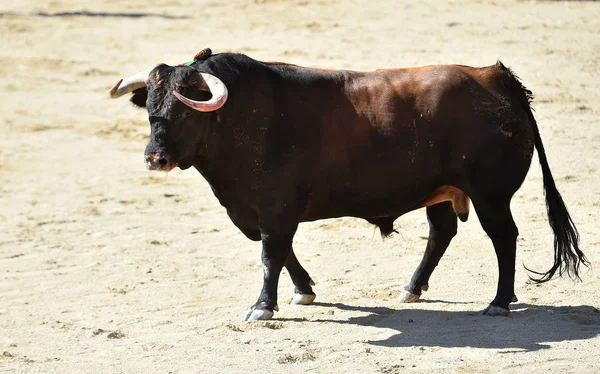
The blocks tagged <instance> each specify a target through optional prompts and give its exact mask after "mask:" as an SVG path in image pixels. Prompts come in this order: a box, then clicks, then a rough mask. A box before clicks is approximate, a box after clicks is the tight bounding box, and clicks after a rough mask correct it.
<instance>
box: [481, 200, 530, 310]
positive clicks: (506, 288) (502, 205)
mask: <svg viewBox="0 0 600 374" xmlns="http://www.w3.org/2000/svg"><path fill="white" fill-rule="evenodd" d="M473 206H474V207H475V210H476V211H477V216H478V217H479V221H480V222H481V226H482V227H483V229H484V230H485V232H486V233H487V234H488V236H489V237H490V239H491V240H492V242H493V243H494V250H495V251H496V257H497V259H498V289H497V292H496V297H495V298H494V300H492V302H491V303H490V305H489V306H488V307H487V308H486V309H485V310H484V311H483V314H485V315H488V316H497V315H502V316H506V315H508V314H509V312H510V311H509V309H508V305H509V304H510V303H511V301H516V297H515V260H516V252H517V236H518V235H519V231H518V229H517V226H516V225H515V221H514V220H513V217H512V214H511V212H510V198H497V197H495V198H488V199H483V200H482V199H475V198H474V199H473Z"/></svg>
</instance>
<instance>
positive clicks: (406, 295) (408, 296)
mask: <svg viewBox="0 0 600 374" xmlns="http://www.w3.org/2000/svg"><path fill="white" fill-rule="evenodd" d="M420 297H421V295H415V294H414V293H410V292H408V291H406V290H404V291H402V292H401V293H400V296H398V301H400V302H401V303H414V302H416V301H418V300H419V298H420Z"/></svg>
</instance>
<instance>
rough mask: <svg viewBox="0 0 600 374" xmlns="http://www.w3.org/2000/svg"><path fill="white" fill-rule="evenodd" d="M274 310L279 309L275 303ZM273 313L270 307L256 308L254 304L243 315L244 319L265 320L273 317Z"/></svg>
mask: <svg viewBox="0 0 600 374" xmlns="http://www.w3.org/2000/svg"><path fill="white" fill-rule="evenodd" d="M273 309H274V310H279V308H278V307H277V305H275V308H273ZM274 314H275V313H274V312H273V311H272V310H270V309H256V306H253V307H252V308H250V309H248V311H247V312H246V314H245V315H244V321H266V320H269V319H271V318H273V315H274Z"/></svg>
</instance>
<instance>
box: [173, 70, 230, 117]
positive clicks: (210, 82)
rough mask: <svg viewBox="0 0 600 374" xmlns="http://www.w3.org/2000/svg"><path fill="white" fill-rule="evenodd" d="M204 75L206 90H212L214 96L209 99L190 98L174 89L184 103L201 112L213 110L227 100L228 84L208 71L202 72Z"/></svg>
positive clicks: (176, 95)
mask: <svg viewBox="0 0 600 374" xmlns="http://www.w3.org/2000/svg"><path fill="white" fill-rule="evenodd" d="M200 75H202V79H204V83H206V87H204V88H203V89H204V90H207V91H210V93H211V94H212V97H211V98H210V99H209V100H207V101H196V100H192V99H188V98H187V97H185V96H183V95H182V94H180V93H179V92H177V91H175V90H174V91H173V95H175V97H176V98H178V99H179V101H181V102H182V103H184V104H185V105H187V106H189V107H190V108H192V109H195V110H197V111H199V112H212V111H215V110H217V109H219V108H220V107H222V106H223V104H225V101H227V95H228V94H227V86H225V83H223V82H222V81H221V80H220V79H219V78H217V77H215V76H214V75H211V74H207V73H200Z"/></svg>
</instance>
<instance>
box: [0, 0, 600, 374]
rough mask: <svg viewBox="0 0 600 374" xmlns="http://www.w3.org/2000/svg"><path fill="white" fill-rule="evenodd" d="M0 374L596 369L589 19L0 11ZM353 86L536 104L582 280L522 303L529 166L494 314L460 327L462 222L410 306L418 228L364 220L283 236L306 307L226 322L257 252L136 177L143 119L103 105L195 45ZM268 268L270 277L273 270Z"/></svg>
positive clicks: (390, 4) (465, 9)
mask: <svg viewBox="0 0 600 374" xmlns="http://www.w3.org/2000/svg"><path fill="white" fill-rule="evenodd" d="M0 46H1V48H0V74H1V76H2V79H1V80H0V91H1V95H2V96H1V100H0V113H2V115H1V116H0V372H2V373H165V374H166V373H304V372H311V373H385V374H394V373H405V372H420V373H498V372H502V373H598V372H600V356H599V353H600V312H599V308H600V292H599V290H600V273H599V270H598V264H599V262H600V234H599V229H600V228H599V219H600V216H599V213H600V189H599V178H600V177H599V176H598V175H599V173H600V120H599V114H600V106H599V105H598V102H599V101H600V74H599V72H600V3H599V2H576V1H567V2H562V1H544V2H535V1H500V0H496V1H482V0H459V1H448V2H442V1H412V0H409V1H382V0H371V1H339V0H338V1H330V0H315V1H313V0H295V1H291V0H290V1H283V0H280V1H277V0H271V1H269V0H262V1H259V0H256V1H240V0H228V1H216V0H210V1H191V0H168V1H167V0H156V1H147V0H146V1H141V0H127V1H125V0H123V1H118V0H104V1H75V0H63V1H48V0H36V1H33V0H20V1H4V2H2V3H1V5H0ZM206 47H211V48H212V49H213V51H214V52H215V53H216V52H225V51H235V52H241V53H245V54H248V55H249V56H251V57H253V58H256V59H260V60H278V61H286V62H291V63H296V64H301V65H309V66H315V67H322V68H346V69H354V70H374V69H377V68H386V67H408V66H416V65H428V64H436V63H459V64H467V65H475V66H483V65H490V64H493V63H495V62H496V60H497V59H501V60H502V61H503V62H504V63H505V64H506V65H507V66H510V67H511V68H513V69H514V71H515V72H516V73H517V74H518V75H519V76H520V77H521V78H522V79H523V81H524V83H525V85H526V86H527V87H528V88H530V89H531V90H532V91H533V92H534V93H535V94H536V99H535V102H534V104H533V106H534V108H535V110H536V117H537V121H538V123H539V126H540V131H541V135H542V138H543V141H544V144H545V147H546V151H547V154H548V158H549V162H550V166H551V169H552V172H553V173H554V176H555V179H556V183H557V185H558V188H559V190H560V191H561V193H562V194H563V197H564V199H565V201H566V203H567V206H568V207H569V209H570V211H571V214H572V216H573V218H574V220H575V222H576V224H577V227H578V229H579V231H580V234H581V247H582V249H583V250H584V251H585V253H586V254H587V256H588V258H589V260H590V261H591V262H592V269H591V270H584V271H583V272H582V279H583V281H582V282H579V283H578V282H573V281H571V280H570V279H568V278H562V279H557V280H553V281H552V282H549V283H547V284H543V285H535V284H531V283H530V282H529V281H528V278H527V273H526V271H525V270H524V269H523V266H522V265H525V266H528V267H530V268H533V269H537V270H544V271H545V270H547V269H548V268H549V267H550V265H551V263H552V260H553V250H552V243H553V236H552V235H551V231H550V228H549V226H548V221H547V218H546V212H545V205H544V195H543V189H542V180H541V171H540V168H539V166H538V163H537V155H535V156H534V161H533V163H532V167H531V170H530V172H529V175H528V177H527V179H526V180H525V183H524V184H523V186H522V188H521V189H520V190H519V192H518V193H517V194H516V196H515V198H514V200H513V205H512V206H513V213H514V216H515V220H516V222H517V225H518V226H519V229H520V234H521V235H520V237H519V240H518V253H517V264H518V267H517V274H516V293H517V296H518V297H519V300H520V301H519V302H518V303H516V304H513V306H512V310H513V313H512V314H511V315H510V316H509V317H486V316H482V315H481V314H480V312H481V310H483V309H484V308H485V307H486V306H487V304H488V303H489V302H490V301H491V299H492V298H493V297H494V295H495V291H496V277H497V266H496V258H495V255H494V251H493V248H492V245H491V242H490V240H489V239H488V238H487V237H486V235H485V233H484V232H483V230H482V229H481V226H480V225H479V222H478V220H477V217H476V215H475V214H474V212H473V213H472V215H471V218H470V219H469V221H468V222H466V223H459V234H458V236H457V237H456V238H455V239H454V241H453V242H452V244H451V246H450V248H449V250H448V252H447V254H446V256H445V257H444V258H443V259H442V261H441V263H440V265H439V266H438V268H437V270H436V271H435V272H434V274H433V276H432V279H431V282H430V285H431V287H430V290H429V291H428V292H427V293H425V294H424V297H423V300H422V301H421V302H418V303H415V304H401V303H399V302H398V301H397V300H396V298H397V296H398V294H399V293H400V291H401V290H402V288H403V286H404V285H405V284H406V283H407V282H408V280H409V279H410V276H411V275H412V272H413V271H414V269H415V268H416V266H417V264H418V262H419V261H420V258H421V256H422V254H423V251H424V248H425V243H426V236H427V234H428V228H427V222H426V218H425V212H424V211H423V210H419V211H415V212H412V213H410V214H407V215H405V216H403V217H401V218H400V219H398V220H397V221H396V227H397V229H398V231H399V234H396V235H395V236H394V237H392V238H391V239H389V240H385V241H383V240H382V239H381V238H380V236H379V233H378V232H377V231H375V229H374V228H373V226H371V225H369V224H368V223H366V222H364V221H361V220H357V219H351V218H340V219H333V220H326V221H320V222H314V223H310V224H303V225H301V227H300V229H299V231H298V234H297V235H296V243H295V249H296V253H297V254H298V257H299V258H300V261H301V262H302V263H303V264H304V266H305V267H306V268H307V270H308V271H309V272H310V274H311V275H312V277H313V279H314V280H315V281H316V282H317V286H316V287H315V292H316V293H317V300H316V301H317V302H316V304H314V305H312V306H292V305H289V304H288V303H289V301H290V299H291V297H292V295H293V286H292V284H291V281H290V280H289V277H288V276H287V275H286V274H284V275H283V276H282V278H281V279H282V280H281V282H280V287H279V289H280V303H279V305H280V312H278V313H276V314H275V318H274V319H273V320H272V321H267V322H258V323H245V322H242V321H241V320H242V316H243V314H244V312H245V311H246V309H247V308H248V307H249V306H250V305H251V304H253V303H254V302H255V301H256V297H257V296H258V292H259V290H260V287H261V284H262V265H261V263H260V244H259V243H255V242H251V241H249V240H248V239H246V238H245V237H244V236H243V235H242V234H241V233H240V232H239V231H238V230H237V229H236V228H235V227H234V226H233V224H232V223H231V222H230V221H229V219H228V217H227V215H226V213H225V211H224V209H223V208H222V207H221V206H220V205H219V204H218V201H217V200H216V198H215V197H214V196H213V194H212V192H211V191H210V188H209V186H208V184H207V183H206V182H205V181H204V179H203V178H202V177H201V176H200V175H199V174H198V173H197V172H196V171H195V170H193V169H190V170H187V171H185V172H183V171H180V170H174V171H172V172H170V173H169V174H163V173H157V172H150V171H147V170H146V168H145V167H144V163H143V152H144V148H145V146H146V143H147V140H148V136H149V133H150V128H149V125H148V124H147V119H146V113H145V111H143V110H138V109H136V108H135V107H133V105H131V104H130V103H129V102H128V101H127V99H121V100H110V99H108V97H107V95H106V91H107V90H108V89H109V88H110V87H111V86H112V85H113V84H114V83H115V82H116V81H117V80H118V79H119V78H121V77H123V76H127V75H130V74H133V73H136V72H138V71H141V70H149V69H151V68H152V67H154V66H155V65H157V64H158V63H161V62H165V63H168V64H179V63H183V62H186V61H189V60H190V59H191V58H192V57H193V56H194V54H195V53H196V52H198V51H199V50H201V49H203V48H206ZM284 273H285V271H284Z"/></svg>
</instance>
